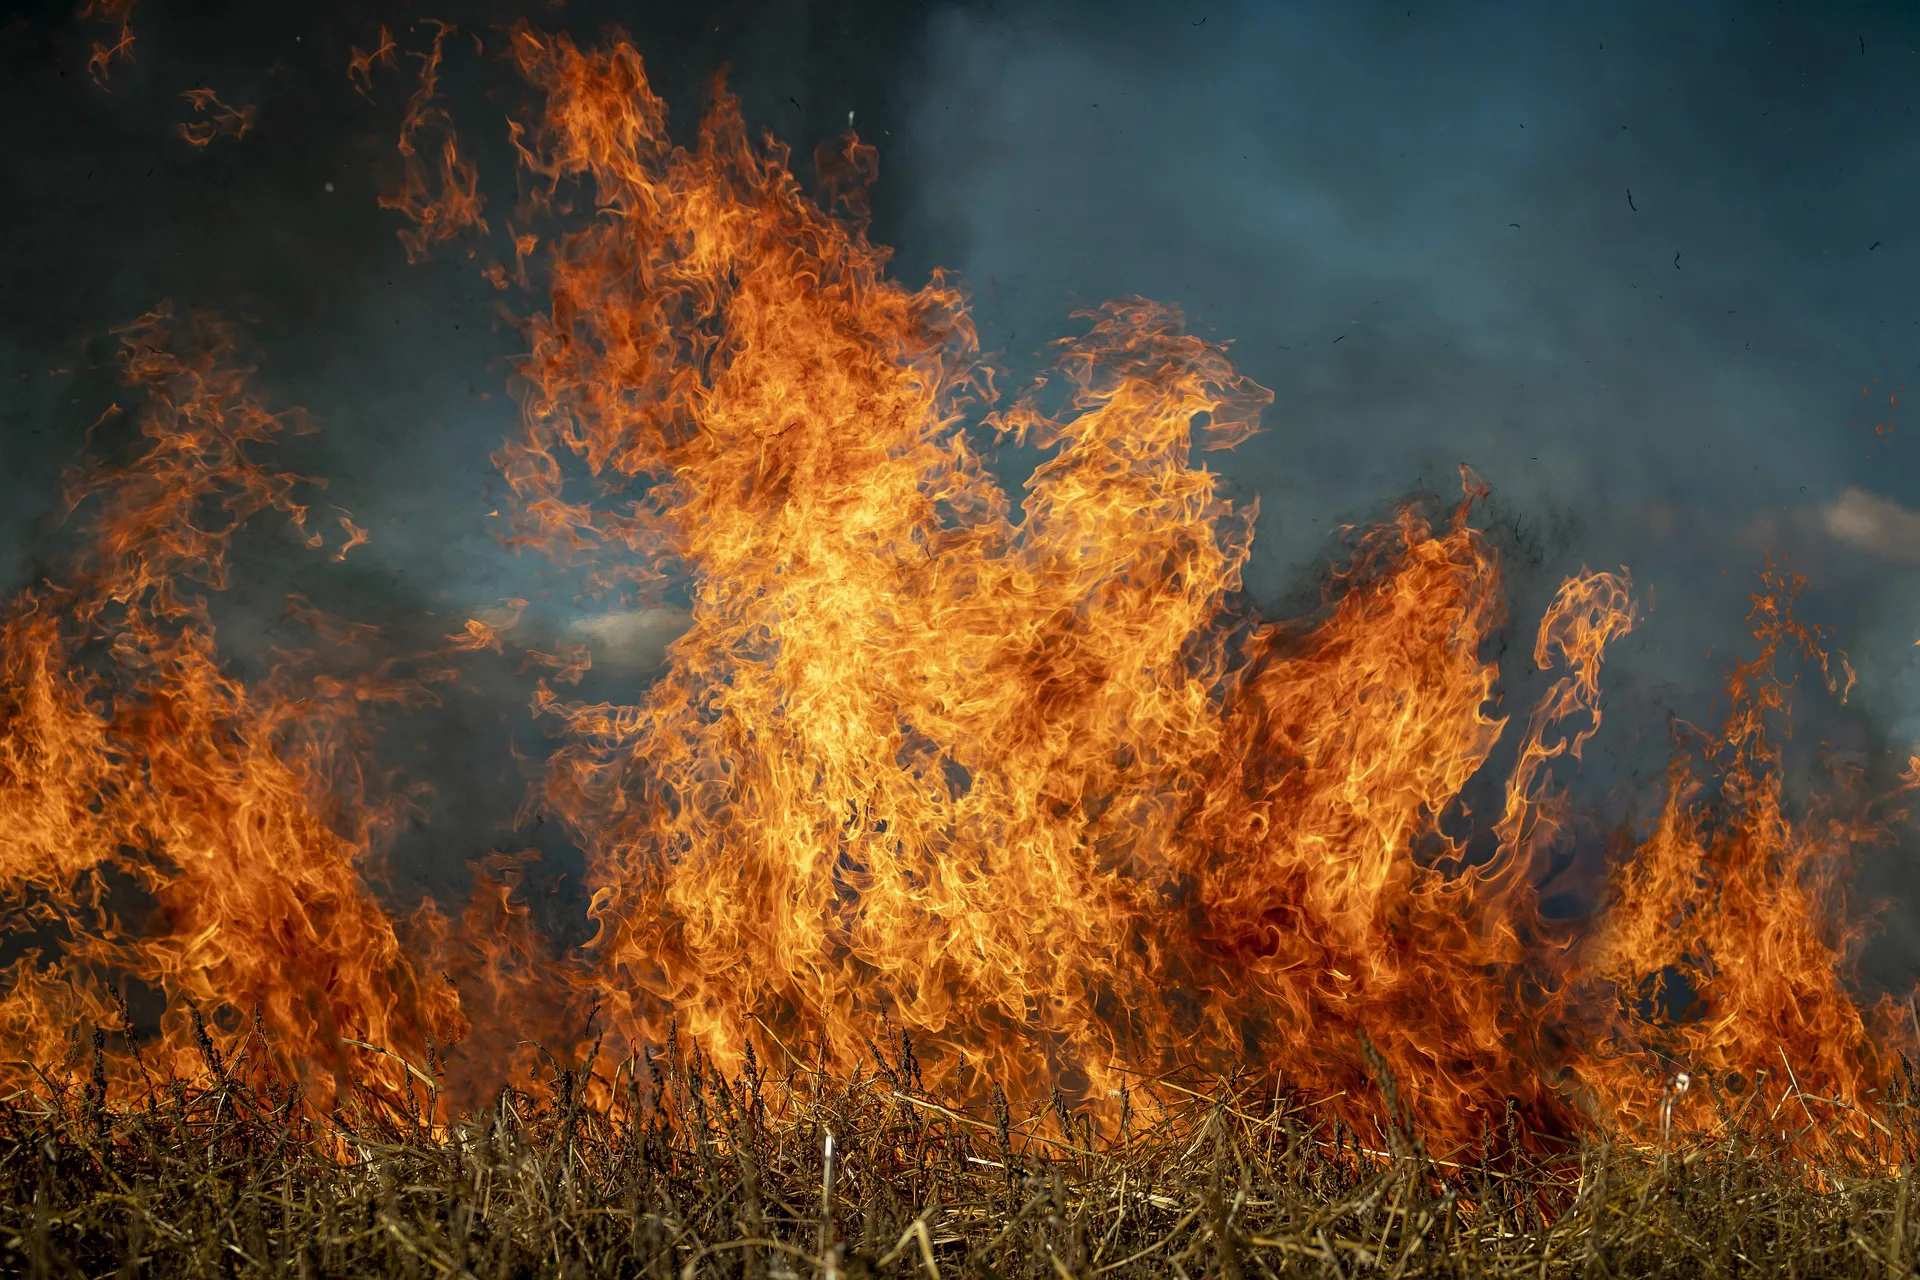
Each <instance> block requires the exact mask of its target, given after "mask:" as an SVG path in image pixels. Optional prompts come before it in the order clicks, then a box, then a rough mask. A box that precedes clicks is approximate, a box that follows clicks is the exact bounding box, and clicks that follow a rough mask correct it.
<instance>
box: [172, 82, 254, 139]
mask: <svg viewBox="0 0 1920 1280" xmlns="http://www.w3.org/2000/svg"><path fill="white" fill-rule="evenodd" d="M180 96H181V97H182V98H184V99H186V100H187V102H188V103H189V104H191V105H192V107H193V113H194V115H195V116H196V117H203V118H198V119H194V120H189V121H186V122H185V123H183V124H181V126H180V136H181V137H182V138H184V139H185V140H186V141H187V144H188V145H189V146H195V147H205V146H206V145H207V144H208V143H210V142H212V141H213V140H214V139H215V138H219V137H228V138H234V139H239V138H244V137H246V136H247V130H248V129H251V128H252V127H253V108H252V107H250V106H248V107H230V106H228V105H227V104H226V103H224V102H222V101H220V98H219V96H218V95H217V94H215V93H214V91H213V90H212V89H188V90H187V91H186V92H185V93H182V94H181V95H180Z"/></svg>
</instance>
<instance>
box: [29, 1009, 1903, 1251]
mask: <svg viewBox="0 0 1920 1280" xmlns="http://www.w3.org/2000/svg"><path fill="white" fill-rule="evenodd" d="M99 1044H100V1039H99V1037H96V1038H95V1056H94V1066H93V1070H92V1072H91V1074H90V1075H89V1074H88V1073H87V1072H85V1071H84V1070H77V1071H73V1072H70V1073H68V1074H65V1075H60V1074H55V1073H50V1072H43V1073H41V1075H40V1079H41V1087H40V1088H38V1089H34V1090H31V1091H21V1092H17V1093H14V1094H12V1095H10V1096H8V1097H7V1098H5V1099H4V1100H0V1205H5V1206H6V1207H5V1208H4V1209H0V1250H3V1251H4V1254H3V1256H4V1257H5V1258H6V1260H7V1265H8V1267H9V1268H17V1269H19V1270H20V1271H22V1272H24V1273H26V1274H32V1275H61V1276H65V1275H87V1276H100V1275H110V1274H116V1273H117V1274H119V1275H135V1274H161V1275H194V1276H198V1275H222V1276H229V1275H264V1274H274V1275H282V1274H295V1275H302V1276H306V1275H349V1274H350V1275H396V1276H399V1275H404V1276H428V1275H431V1276H472V1277H496V1276H517V1275H536V1274H537V1275H583V1276H584V1275H644V1276H662V1277H667V1276H683V1277H691V1276H735V1275H738V1276H753V1277H778V1276H845V1277H855V1276H866V1275H875V1276H879V1275H899V1276H914V1275H927V1276H942V1275H944V1276H960V1275H978V1276H1006V1277H1012V1276H1034V1277H1044V1276H1063V1277H1064V1276H1075V1277H1092V1276H1102V1275H1107V1276H1169V1275H1173V1276H1203V1275H1204V1276H1223V1277H1243V1276H1360V1275H1390V1276H1461V1277H1466V1276H1474V1277H1479V1276H1488V1277H1492V1276H1527V1277H1542V1276H1581V1277H1587V1276H1608V1275H1635V1276H1639V1275H1649V1276H1654V1275H1659V1276H1669V1275H1670V1276H1686V1277H1706V1276H1723V1275H1726V1276H1731V1275H1754V1274H1780V1275H1803V1276H1835V1277H1837V1276H1876V1277H1877V1276H1882V1275H1888V1276H1892V1275H1910V1274H1912V1271H1913V1266H1914V1258H1915V1250H1914V1248H1913V1242H1912V1239H1911V1237H1912V1235H1913V1233H1912V1231H1911V1230H1910V1228H1909V1225H1908V1218H1909V1215H1910V1201H1911V1189H1912V1172H1911V1169H1912V1160H1913V1155H1914V1152H1915V1149H1916V1138H1917V1137H1920V1093H1916V1091H1915V1089H1914V1088H1913V1080H1912V1075H1911V1072H1908V1073H1907V1076H1906V1083H1905V1085H1904V1087H1902V1088H1901V1089H1899V1090H1897V1091H1896V1092H1895V1095H1894V1097H1893V1098H1892V1100H1891V1102H1890V1103H1889V1105H1887V1106H1886V1107H1885V1108H1884V1110H1883V1111H1882V1112H1881V1113H1880V1114H1878V1115H1876V1116H1874V1117H1873V1118H1872V1121H1871V1123H1870V1124H1869V1125H1868V1126H1867V1128H1868V1131H1869V1132H1870V1133H1871V1134H1872V1135H1873V1136H1872V1138H1871V1139H1869V1140H1867V1141H1864V1142H1862V1141H1855V1140H1852V1139H1850V1138H1848V1137H1847V1136H1846V1135H1847V1133H1848V1132H1850V1128H1849V1127H1847V1126H1833V1125H1828V1124H1825V1123H1823V1119H1822V1113H1823V1112H1824V1111H1827V1110H1830V1109H1831V1108H1830V1106H1829V1104H1827V1103H1826V1102H1825V1100H1823V1099H1818V1098H1813V1097H1810V1096H1806V1095H1801V1094H1799V1093H1797V1091H1794V1090H1792V1089H1788V1090H1786V1091H1784V1092H1779V1093H1777V1094H1773V1095H1768V1094H1766V1093H1765V1092H1764V1091H1756V1092H1754V1093H1752V1094H1751V1095H1750V1096H1749V1097H1748V1098H1747V1099H1746V1101H1745V1102H1744V1104H1743V1103H1740V1102H1738V1101H1737V1100H1734V1099H1732V1098H1730V1097H1728V1096H1727V1095H1726V1094H1724V1093H1722V1092H1721V1091H1720V1090H1719V1089H1717V1088H1713V1087H1711V1086H1710V1085H1709V1086H1708V1091H1709V1092H1710V1093H1711V1096H1712V1097H1713V1099H1714V1101H1715V1105H1716V1109H1717V1111H1718V1121H1717V1123H1715V1124H1714V1125H1712V1126H1709V1127H1706V1128H1703V1129H1701V1130H1699V1131H1695V1132H1690V1133H1687V1134H1684V1135H1682V1134H1679V1133H1674V1134H1670V1135H1668V1136H1667V1137H1666V1138H1665V1139H1656V1140H1654V1141H1647V1140H1645V1139H1644V1137H1641V1138H1639V1139H1635V1138H1630V1137H1628V1136H1627V1135H1619V1134H1616V1135H1612V1136H1599V1137H1593V1138H1589V1139H1588V1140H1586V1141H1585V1142H1582V1143H1580V1144H1577V1145H1576V1144H1571V1143H1556V1142H1553V1141H1548V1140H1544V1139H1539V1138H1535V1137H1533V1136H1531V1135H1529V1134H1527V1133H1525V1132H1524V1131H1522V1129H1521V1128H1520V1122H1519V1121H1518V1120H1517V1119H1516V1115H1515V1113H1514V1112H1513V1111H1512V1109H1509V1110H1508V1111H1507V1114H1506V1116H1505V1122H1504V1124H1501V1123H1495V1124H1492V1125H1490V1126H1489V1127H1488V1130H1487V1132H1486V1133H1485V1134H1484V1135H1483V1138H1482V1141H1481V1142H1480V1144H1479V1145H1478V1146H1477V1147H1476V1148H1475V1149H1472V1150H1469V1151H1464V1152H1453V1153H1451V1154H1450V1156H1448V1157H1441V1156H1438V1155H1436V1154H1434V1153H1431V1152H1430V1151H1429V1150H1428V1149H1427V1146H1426V1144H1425V1143H1424V1142H1423V1141H1422V1140H1421V1139H1420V1137H1419V1136H1418V1135H1417V1134H1413V1133H1411V1132H1409V1131H1407V1130H1406V1129H1404V1128H1399V1127H1391V1126H1384V1125H1382V1126H1376V1130H1377V1131H1376V1132H1374V1133H1370V1134H1363V1133H1359V1132H1357V1131H1355V1130H1352V1129H1350V1128H1348V1127H1347V1126H1346V1125H1345V1124H1344V1123H1343V1122H1342V1121H1340V1120H1339V1119H1338V1118H1337V1116H1335V1114H1334V1113H1333V1112H1332V1111H1331V1110H1330V1109H1329V1108H1326V1107H1324V1106H1321V1105H1316V1104H1317V1102H1318V1101H1319V1100H1315V1099H1307V1098H1300V1097H1296V1096H1294V1095H1293V1094H1291V1093H1290V1092H1288V1091H1287V1090H1286V1089H1285V1088H1284V1087H1280V1088H1261V1089H1248V1088H1244V1087H1241V1086H1239V1085H1236V1084H1235V1083H1233V1082H1231V1081H1229V1082H1223V1083H1221V1084H1219V1085H1218V1086H1217V1087H1216V1088H1214V1089H1212V1090H1211V1091H1203V1090H1189V1089H1187V1088H1185V1087H1183V1086H1179V1085H1174V1084H1170V1083H1167V1082H1164V1081H1162V1082H1155V1083H1143V1084H1142V1085H1140V1086H1139V1087H1137V1088H1135V1089H1133V1090H1130V1091H1127V1092H1126V1093H1125V1094H1124V1095H1123V1096H1122V1097H1121V1098H1119V1099H1117V1100H1114V1101H1115V1105H1114V1106H1112V1107H1111V1108H1108V1109H1106V1110H1105V1111H1104V1113H1103V1114H1102V1115H1100V1116H1099V1117H1097V1118H1096V1117H1095V1116H1094V1115H1092V1114H1090V1113H1089V1112H1087V1111H1085V1110H1082V1109H1076V1108H1075V1107H1073V1106H1071V1105H1070V1104H1069V1103H1068V1102H1067V1101H1066V1100H1065V1098H1064V1097H1063V1096H1062V1095H1061V1094H1060V1093H1059V1092H1057V1091H1056V1092H1055V1093H1054V1095H1053V1096H1052V1097H1051V1098H1050V1099H1047V1100H1044V1101H1041V1102H1038V1103H1036V1104H1034V1105H1030V1106H1020V1105H1015V1104H1010V1103H1008V1102H1006V1101H1005V1099H1004V1096H1003V1095H1000V1094H999V1093H998V1092H997V1091H996V1093H995V1095H994V1099H993V1101H992V1102H991V1103H989V1104H988V1105H986V1106H982V1107H977V1108H966V1107H962V1106H960V1105H957V1104H952V1103H950V1102H948V1101H942V1100H940V1099H938V1098H936V1097H932V1096H929V1095H928V1094H927V1092H925V1090H924V1086H923V1083H922V1081H921V1080H920V1077H919V1073H918V1069H917V1065H916V1064H915V1063H914V1061H913V1056H912V1052H911V1048H910V1047H908V1046H907V1045H905V1043H904V1042H902V1044H901V1045H900V1046H899V1047H897V1048H896V1050H895V1051H894V1052H893V1053H892V1054H891V1055H890V1054H888V1053H887V1052H886V1051H885V1050H882V1049H880V1048H878V1047H875V1048H874V1049H873V1052H872V1056H871V1057H870V1058H868V1059H867V1060H866V1061H864V1063H862V1064H861V1065H858V1066H855V1067H854V1068H853V1069H852V1070H851V1071H850V1072H845V1073H835V1074H828V1073H824V1072H819V1071H815V1070H811V1069H809V1068H807V1067H805V1066H803V1065H802V1064H801V1063H800V1062H799V1061H798V1060H797V1059H791V1060H790V1061H789V1063H788V1065H787V1067H786V1068H785V1069H770V1068H769V1067H767V1066H765V1065H763V1064H762V1063H761V1062H759V1061H758V1060H756V1059H753V1058H752V1057H749V1060H748V1065H747V1066H746V1068H745V1069H744V1070H742V1071H741V1072H739V1073H738V1074H733V1075H729V1074H727V1073H725V1072H722V1071H720V1070H718V1069H716V1067H715V1066H714V1064H713V1063H712V1061H711V1060H709V1059H706V1058H705V1057H704V1056H703V1055H701V1054H700V1053H699V1052H698V1051H697V1050H695V1051H694V1052H693V1053H692V1054H690V1055H688V1056H684V1057H683V1056H682V1055H681V1054H679V1053H678V1052H673V1051H669V1052H667V1053H664V1054H661V1055H659V1056H657V1057H648V1058H645V1059H640V1060H629V1061H627V1062H625V1063H621V1064H618V1065H617V1066H614V1067H612V1068H611V1069H609V1068H608V1067H607V1065H606V1064H605V1063H604V1062H596V1061H595V1060H593V1059H592V1058H589V1059H588V1060H587V1061H586V1062H584V1063H581V1064H577V1066H576V1067H575V1068H571V1069H569V1068H563V1067H561V1066H560V1065H559V1064H558V1063H556V1062H554V1061H553V1060H551V1059H548V1064H549V1066H550V1068H551V1071H550V1074H548V1075H547V1076H546V1077H545V1078H543V1079H540V1080H537V1081H529V1082H528V1087H526V1088H517V1087H508V1088H504V1089H502V1090H501V1091H500V1092H499V1094H498V1095H497V1097H496V1098H494V1099H493V1101H492V1102H491V1103H490V1104H489V1105H486V1106H483V1107H480V1108H477V1109H474V1110H472V1111H469V1112H466V1113H464V1114H462V1115H459V1116H458V1117H457V1118H454V1119H451V1120H450V1121H447V1120H436V1119H435V1117H441V1116H444V1115H445V1109H444V1102H445V1099H444V1098H443V1097H442V1096H441V1095H440V1094H439V1092H438V1069H439V1065H440V1064H439V1062H438V1060H437V1059H435V1058H433V1057H432V1056H431V1055H429V1059H428V1065H427V1067H426V1068H422V1067H420V1066H417V1065H413V1066H410V1067H409V1068H408V1069H409V1073H410V1076H411V1078H412V1079H413V1081H414V1083H415V1085H416V1086H417V1087H415V1088H414V1089H412V1090H411V1091H409V1092H406V1093H393V1092H390V1091H386V1090H383V1089H380V1088H377V1087H373V1086H368V1085H362V1084H348V1085H347V1086H346V1087H344V1088H343V1089H342V1090H341V1091H340V1094H339V1097H338V1100H337V1102H336V1103H335V1105H334V1106H333V1107H332V1108H331V1109H330V1110H325V1111H323V1110H320V1109H318V1108H315V1107H310V1106H308V1105H306V1102H305V1100H304V1098H303V1095H302V1093H301V1091H300V1089H299V1088H298V1087H297V1086H294V1085H292V1084H290V1083H288V1082H287V1081H286V1080H285V1079H284V1078H283V1077H282V1076H280V1075H279V1073H278V1072H277V1071H276V1070H275V1069H274V1068H273V1066H272V1065H271V1063H270V1060H269V1059H268V1058H267V1056H266V1055H265V1054H263V1053H261V1052H260V1050H261V1048H262V1047H263V1045H264V1041H263V1040H261V1039H260V1038H258V1037H248V1038H247V1040H246V1041H245V1047H244V1048H243V1049H242V1051H241V1052H240V1053H238V1054H237V1055H235V1056H233V1057H232V1058H230V1059H223V1058H222V1056H221V1055H220V1054H219V1052H218V1050H217V1049H216V1048H215V1047H214V1046H213V1044H212V1042H211V1040H210V1039H206V1040H203V1041H202V1046H203V1053H204V1057H203V1060H202V1061H203V1070H202V1071H201V1072H200V1073H199V1074H198V1075H197V1076H196V1077H195V1078H193V1079H179V1078H159V1077H157V1076H153V1075H148V1076H146V1077H145V1078H144V1079H143V1081H142V1085H141V1087H140V1088H137V1089H135V1090H134V1091H132V1092H131V1093H130V1094H129V1095H128V1096H126V1097H124V1098H121V1097H109V1096H108V1086H107V1083H106V1076H105V1073H104V1064H103V1060H102V1058H101V1056H100V1053H99ZM1363 1048H1367V1049H1368V1051H1367V1054H1366V1056H1367V1057H1369V1058H1370V1059H1372V1060H1373V1062H1374V1064H1375V1070H1376V1072H1378V1073H1379V1074H1377V1075H1376V1077H1375V1084H1376V1088H1377V1096H1376V1099H1375V1101H1376V1102H1377V1103H1379V1104H1380V1106H1379V1108H1378V1110H1379V1113H1380V1114H1382V1115H1392V1114H1394V1113H1395V1112H1396V1111H1398V1110H1399V1107H1398V1105H1397V1101H1396V1098H1395V1086H1394V1082H1393V1080H1392V1077H1391V1076H1390V1075H1387V1074H1386V1073H1385V1068H1384V1064H1383V1063H1381V1061H1380V1059H1379V1058H1378V1056H1377V1055H1376V1054H1374V1053H1372V1052H1371V1051H1370V1047H1368V1046H1363ZM583 1084H584V1087H583ZM1810 1150H1819V1151H1821V1152H1823V1154H1822V1155H1821V1156H1820V1157H1819V1158H1810V1157H1808V1156H1807V1155H1805V1154H1804V1153H1806V1152H1808V1151H1810Z"/></svg>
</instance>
